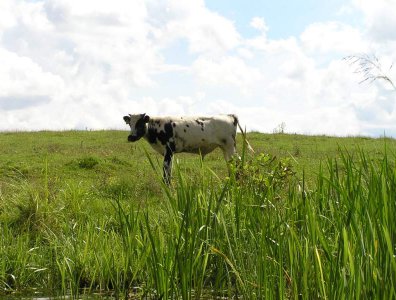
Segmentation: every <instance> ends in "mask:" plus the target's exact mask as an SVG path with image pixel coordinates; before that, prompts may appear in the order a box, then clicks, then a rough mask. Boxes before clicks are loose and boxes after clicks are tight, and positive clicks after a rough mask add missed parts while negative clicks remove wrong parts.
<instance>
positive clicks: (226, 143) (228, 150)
mask: <svg viewBox="0 0 396 300" xmlns="http://www.w3.org/2000/svg"><path fill="white" fill-rule="evenodd" d="M220 148H221V150H223V155H224V159H225V161H226V162H227V163H228V162H229V161H230V160H231V159H232V157H233V156H234V155H235V153H236V145H235V140H234V139H232V138H229V139H224V140H222V144H221V145H220Z"/></svg>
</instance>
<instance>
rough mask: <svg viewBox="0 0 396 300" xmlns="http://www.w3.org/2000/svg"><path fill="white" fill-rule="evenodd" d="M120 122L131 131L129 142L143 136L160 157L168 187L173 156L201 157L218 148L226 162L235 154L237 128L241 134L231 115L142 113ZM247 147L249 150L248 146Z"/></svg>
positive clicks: (234, 117)
mask: <svg viewBox="0 0 396 300" xmlns="http://www.w3.org/2000/svg"><path fill="white" fill-rule="evenodd" d="M124 121H125V123H126V124H127V125H129V126H130V128H131V131H130V134H129V135H128V141H129V142H136V141H138V140H139V139H141V138H142V137H144V138H145V139H146V140H147V141H148V143H149V144H150V145H151V146H152V147H153V148H154V150H156V151H157V152H158V153H160V154H161V155H163V156H164V163H163V180H164V182H165V183H166V184H168V185H169V184H170V178H171V168H172V157H173V154H174V153H180V152H187V153H196V154H200V155H202V158H203V157H205V155H206V154H208V153H210V152H212V151H213V150H214V149H216V148H220V149H221V150H222V151H223V154H224V159H225V160H226V162H228V161H230V160H231V159H232V157H233V156H234V155H235V153H236V142H235V138H236V132H237V126H239V128H240V130H241V131H242V133H243V130H242V128H241V126H240V125H239V121H238V117H237V116H236V115H232V114H231V115H217V116H212V117H150V116H148V115H146V114H144V113H143V114H133V115H132V114H129V115H128V116H124ZM245 140H246V139H245ZM248 147H249V149H251V147H250V145H249V144H248Z"/></svg>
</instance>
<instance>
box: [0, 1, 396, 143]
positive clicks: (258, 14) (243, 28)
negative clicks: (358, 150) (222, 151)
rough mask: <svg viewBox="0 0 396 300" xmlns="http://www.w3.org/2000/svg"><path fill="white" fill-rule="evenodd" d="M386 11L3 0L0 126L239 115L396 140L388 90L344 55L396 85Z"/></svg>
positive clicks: (289, 127)
mask: <svg viewBox="0 0 396 300" xmlns="http://www.w3.org/2000/svg"><path fill="white" fill-rule="evenodd" d="M395 15H396V0H343V1H341V0H331V1H313V0H305V1H303V0H301V1H286V0H279V1H262V0H261V1H260V0H257V1H253V0H249V1H236V0H228V1H227V0H211V1H204V0H188V1H185V0H183V1H182V0H136V1H129V0H114V1H111V2H109V1H104V0H95V1H94V0H85V1H78V0H34V1H31V0H30V1H29V0H2V1H1V2H0V63H1V65H2V68H1V69H0V82H1V87H2V88H1V89H0V114H1V115H2V118H0V130H41V129H50V130H59V129H86V128H89V129H108V128H115V129H123V128H124V129H125V127H124V125H125V124H124V123H123V121H122V116H123V115H125V114H126V113H143V112H145V113H147V114H149V115H175V114H177V115H181V114H186V115H211V114H218V113H236V114H238V115H239V117H240V120H241V122H242V123H243V124H244V125H246V127H247V129H248V130H258V131H262V132H272V131H273V130H274V129H275V128H277V126H278V125H279V124H281V123H285V124H286V132H291V133H302V134H329V135H342V136H345V135H370V136H380V135H382V134H383V133H384V132H385V134H387V135H391V136H396V96H395V93H396V91H394V90H393V89H392V87H391V86H390V85H389V84H387V83H386V82H384V81H381V80H378V81H376V82H373V83H371V84H369V83H365V84H359V82H360V81H361V80H362V75H361V74H356V73H355V72H354V71H355V70H356V66H354V65H350V64H349V63H347V62H346V61H345V60H343V58H344V57H346V56H348V55H360V54H362V53H366V54H369V55H376V56H377V57H378V58H379V60H380V63H381V64H382V71H384V72H385V73H386V74H385V75H387V76H389V77H390V78H392V79H393V80H394V81H396V78H395V77H396V73H395V72H396V71H395V69H394V68H392V69H390V70H389V66H390V65H392V63H394V62H395V61H396V31H395V30H394V28H396V18H395ZM373 72H378V71H377V70H373ZM374 75H376V74H374ZM377 75H378V74H377Z"/></svg>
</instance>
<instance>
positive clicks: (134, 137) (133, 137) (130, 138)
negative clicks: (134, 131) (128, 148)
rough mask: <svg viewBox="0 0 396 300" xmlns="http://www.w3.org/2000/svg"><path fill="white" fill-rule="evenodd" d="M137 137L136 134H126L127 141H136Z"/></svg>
mask: <svg viewBox="0 0 396 300" xmlns="http://www.w3.org/2000/svg"><path fill="white" fill-rule="evenodd" d="M138 139H139V137H137V136H136V135H128V142H136V141H137V140H138Z"/></svg>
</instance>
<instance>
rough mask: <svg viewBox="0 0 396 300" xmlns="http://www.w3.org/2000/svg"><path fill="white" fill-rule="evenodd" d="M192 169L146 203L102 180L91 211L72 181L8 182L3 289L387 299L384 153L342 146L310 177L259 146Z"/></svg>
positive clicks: (394, 241) (391, 273)
mask: <svg viewBox="0 0 396 300" xmlns="http://www.w3.org/2000/svg"><path fill="white" fill-rule="evenodd" d="M150 162H151V165H152V167H153V168H154V169H160V167H159V166H158V164H157V162H155V161H153V160H150ZM195 171H196V172H198V173H199V174H198V176H196V175H197V174H195V176H191V177H190V176H189V175H188V174H187V173H186V172H185V171H184V170H183V167H180V166H178V164H177V163H176V164H175V170H174V173H175V178H174V185H173V186H171V187H167V186H165V185H162V188H163V195H164V199H163V201H162V202H161V203H157V204H156V205H146V204H139V203H142V202H141V201H135V202H133V203H130V202H128V201H126V199H125V197H126V192H125V190H120V191H119V192H117V191H114V189H113V190H112V192H111V195H112V196H111V197H110V198H109V199H108V201H106V202H104V203H103V202H102V203H101V205H104V206H105V207H106V208H105V210H104V211H103V214H90V213H89V210H87V209H86V207H89V206H90V205H99V204H95V194H92V193H88V192H87V191H84V190H80V187H79V186H70V187H69V188H68V189H65V190H63V191H62V193H58V194H54V193H52V192H51V190H50V185H49V184H47V183H44V184H43V190H42V191H36V190H31V189H30V187H29V184H26V182H25V183H24V182H23V181H22V182H20V183H21V184H20V185H19V189H22V190H23V191H24V192H23V193H19V194H18V195H24V196H19V197H20V198H19V199H11V201H9V199H2V203H3V204H2V206H1V208H0V209H1V212H2V215H3V216H7V217H3V218H2V219H1V220H0V231H1V233H2V234H1V240H0V255H1V257H2V259H1V260H0V289H1V291H2V292H1V293H9V292H15V291H26V290H27V289H29V288H36V289H37V288H38V289H41V290H43V289H45V290H47V291H50V292H51V293H54V294H59V295H67V294H68V295H72V296H74V297H76V298H77V297H79V295H80V294H81V293H91V292H93V291H96V292H98V291H100V292H103V293H110V294H112V295H115V296H116V297H120V298H127V297H130V296H138V297H148V298H162V299H175V298H182V299H201V298H205V297H208V298H210V297H215V296H219V297H220V296H221V297H230V298H232V297H234V298H235V297H238V296H242V297H244V298H249V299H250V298H251V299H255V298H257V299H258V298H262V299H264V298H265V299H279V298H291V299H301V298H302V299H317V298H323V299H367V298H370V299H372V298H378V299H394V298H396V291H395V286H396V257H395V254H396V225H395V224H396V222H395V221H394V217H395V216H396V166H395V158H394V156H393V154H390V153H385V155H384V156H383V157H382V158H380V159H378V158H376V159H372V158H371V157H369V156H367V154H366V153H365V152H364V151H355V152H353V153H351V152H348V151H346V150H342V151H341V150H340V152H339V156H338V157H337V158H334V159H329V160H328V161H327V162H326V163H324V164H322V166H321V167H320V168H319V170H318V172H317V175H316V184H314V185H312V186H307V184H306V181H305V176H304V175H303V177H302V178H298V177H296V175H295V173H294V172H293V167H292V165H291V162H290V161H287V160H279V159H276V158H275V157H271V156H269V155H258V156H256V157H253V158H248V157H247V155H243V160H242V162H241V163H240V164H239V166H238V167H236V168H231V173H230V176H229V177H227V178H225V179H219V178H218V177H217V176H216V175H215V174H214V173H213V172H212V171H211V170H210V169H208V168H207V167H205V164H204V163H201V164H200V165H199V166H196V168H195ZM44 178H47V179H45V180H48V174H45V176H44ZM153 184H158V185H160V184H161V180H160V179H158V180H154V183H153ZM119 187H120V189H124V188H126V191H128V187H125V185H124V184H123V185H119ZM113 188H114V187H113ZM6 200H7V201H6ZM6 202H8V203H10V202H11V203H13V204H17V205H19V206H20V209H19V214H18V213H15V209H14V208H13V205H6V204H4V203H6ZM84 207H85V209H84Z"/></svg>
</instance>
